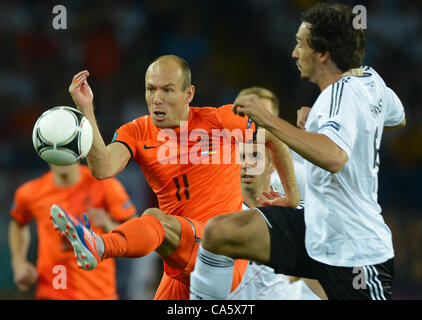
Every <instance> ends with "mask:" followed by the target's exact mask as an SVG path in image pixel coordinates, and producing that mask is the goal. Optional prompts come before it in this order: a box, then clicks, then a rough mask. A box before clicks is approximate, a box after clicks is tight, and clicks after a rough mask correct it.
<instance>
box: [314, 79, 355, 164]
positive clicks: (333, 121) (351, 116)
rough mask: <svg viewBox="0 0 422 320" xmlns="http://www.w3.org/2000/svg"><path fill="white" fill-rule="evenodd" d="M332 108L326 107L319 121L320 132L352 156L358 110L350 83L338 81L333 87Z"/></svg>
mask: <svg viewBox="0 0 422 320" xmlns="http://www.w3.org/2000/svg"><path fill="white" fill-rule="evenodd" d="M331 90H332V91H331V100H330V108H329V111H328V108H326V109H324V110H325V112H324V113H323V114H321V115H320V117H319V123H318V127H319V128H318V131H317V132H318V133H320V134H323V135H325V136H327V137H328V138H330V139H331V140H332V141H333V142H334V143H335V144H337V145H338V146H339V147H340V148H341V149H343V150H344V151H345V152H346V153H347V155H348V156H349V157H350V155H351V153H352V149H353V146H354V143H355V140H356V130H357V129H356V128H357V118H358V115H357V112H358V108H357V106H356V105H355V104H356V102H355V101H359V98H358V97H355V96H354V95H353V92H352V90H351V88H350V87H349V85H348V83H336V84H334V85H332V88H331Z"/></svg>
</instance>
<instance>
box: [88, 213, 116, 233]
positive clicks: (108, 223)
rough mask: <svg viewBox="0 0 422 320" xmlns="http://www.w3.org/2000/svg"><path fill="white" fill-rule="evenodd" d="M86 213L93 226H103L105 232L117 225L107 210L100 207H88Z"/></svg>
mask: <svg viewBox="0 0 422 320" xmlns="http://www.w3.org/2000/svg"><path fill="white" fill-rule="evenodd" d="M86 215H87V217H88V219H89V220H91V221H92V223H93V224H94V225H95V226H97V227H100V228H103V229H104V230H105V231H106V232H109V231H111V230H112V229H114V228H115V227H116V226H117V225H118V224H117V223H116V222H114V221H113V220H112V219H111V218H110V216H109V215H108V213H107V211H105V210H104V209H101V208H94V207H90V208H89V209H88V211H87V213H86Z"/></svg>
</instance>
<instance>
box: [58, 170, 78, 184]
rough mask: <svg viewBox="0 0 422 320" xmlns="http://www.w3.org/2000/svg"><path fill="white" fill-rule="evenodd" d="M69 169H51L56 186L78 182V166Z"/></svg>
mask: <svg viewBox="0 0 422 320" xmlns="http://www.w3.org/2000/svg"><path fill="white" fill-rule="evenodd" d="M68 169H69V170H57V171H53V181H54V184H55V185H56V186H58V187H69V186H72V185H74V184H76V183H78V181H79V178H80V172H79V168H78V167H72V168H68Z"/></svg>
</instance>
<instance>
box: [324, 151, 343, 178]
mask: <svg viewBox="0 0 422 320" xmlns="http://www.w3.org/2000/svg"><path fill="white" fill-rule="evenodd" d="M347 160H348V156H347V154H346V152H344V151H343V153H342V154H340V155H339V156H337V157H334V158H332V159H330V160H329V161H328V162H327V164H326V167H325V168H324V169H325V170H327V171H329V172H331V173H338V172H340V171H341V170H342V169H343V167H344V165H345V164H346V162H347Z"/></svg>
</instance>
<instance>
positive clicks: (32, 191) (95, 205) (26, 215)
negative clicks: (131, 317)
mask: <svg viewBox="0 0 422 320" xmlns="http://www.w3.org/2000/svg"><path fill="white" fill-rule="evenodd" d="M50 167H51V170H50V172H48V173H46V174H44V175H43V176H41V177H39V178H37V179H34V180H31V181H29V182H26V183H24V184H23V185H21V186H20V187H19V188H18V189H17V191H16V193H15V199H14V204H13V206H12V209H11V217H12V220H11V222H10V226H9V245H10V251H11V258H12V269H13V275H14V281H15V283H16V285H17V287H18V288H19V290H21V291H26V290H28V289H29V288H30V287H31V286H32V285H33V284H35V283H37V288H36V291H35V297H36V298H37V299H54V300H68V299H69V300H88V299H90V300H91V299H101V300H103V299H117V292H116V275H115V263H114V260H113V259H108V260H107V261H104V263H102V264H101V266H99V267H98V268H97V269H95V270H93V272H92V273H88V272H86V271H85V270H82V269H81V268H78V265H77V263H76V261H75V259H74V254H73V250H72V247H71V246H70V244H69V242H68V240H67V239H66V238H65V237H61V235H60V233H59V232H58V231H57V230H54V229H53V225H52V223H51V222H50V220H49V218H50V207H51V206H52V204H53V203H56V204H59V205H60V206H62V207H63V208H66V210H69V211H70V212H72V213H73V214H75V217H77V218H82V214H83V213H85V212H86V213H87V215H88V216H89V218H90V220H91V221H92V222H93V229H94V230H95V232H96V233H99V234H100V233H104V232H108V231H110V230H111V229H112V228H114V227H116V226H118V225H119V222H122V221H125V220H128V219H129V218H131V217H132V216H133V215H134V214H135V207H134V206H133V205H132V203H131V201H130V199H129V197H128V195H127V193H126V191H125V189H124V187H123V186H122V185H121V183H120V182H119V181H118V180H117V179H115V178H112V179H108V180H104V181H98V180H96V179H95V178H94V177H93V176H92V175H91V173H90V171H89V169H88V168H87V167H86V166H82V165H79V164H74V165H71V166H53V165H51V166H50ZM32 219H35V220H36V222H37V234H38V255H37V263H36V267H35V266H34V265H33V264H32V263H30V262H29V261H27V251H28V247H29V243H30V231H29V225H28V223H29V222H30V221H31V220H32Z"/></svg>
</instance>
